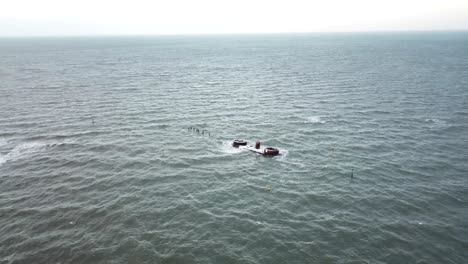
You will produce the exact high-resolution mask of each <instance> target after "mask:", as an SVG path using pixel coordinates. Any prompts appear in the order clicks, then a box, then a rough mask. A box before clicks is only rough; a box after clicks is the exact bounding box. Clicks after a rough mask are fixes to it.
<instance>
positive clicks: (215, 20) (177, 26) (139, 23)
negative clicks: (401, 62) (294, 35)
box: [0, 0, 468, 36]
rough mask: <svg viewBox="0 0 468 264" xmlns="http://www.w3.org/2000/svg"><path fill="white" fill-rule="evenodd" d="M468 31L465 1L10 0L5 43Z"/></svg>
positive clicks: (2, 22)
mask: <svg viewBox="0 0 468 264" xmlns="http://www.w3.org/2000/svg"><path fill="white" fill-rule="evenodd" d="M406 30H410V31H411V30H417V31H419V30H468V0H443V1H440V0H391V1H390V0H380V1H379V0H354V1H345V0H322V1H314V0H309V1H307V0H277V1H275V0H269V1H268V0H236V1H233V0H231V1H222V0H217V1H216V0H198V1H195V0H192V1H189V0H171V1H151V0H80V1H64V0H7V1H6V3H2V4H1V8H0V36H42V35H46V36H50V35H60V36H61V35H158V34H217V33H223V34H231V33H275V32H353V31H406Z"/></svg>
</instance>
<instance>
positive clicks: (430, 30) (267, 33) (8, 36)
mask: <svg viewBox="0 0 468 264" xmlns="http://www.w3.org/2000/svg"><path fill="white" fill-rule="evenodd" d="M455 32H460V33H462V32H468V28H464V29H422V30H411V29H409V30H356V31H296V32H280V31H278V32H226V33H221V32H217V33H216V32H212V33H161V34H159V33H154V34H153V33H149V34H105V33H104V34H70V35H66V34H64V35H46V34H44V35H42V34H37V35H35V34H34V35H0V38H77V37H92V38H95V37H103V38H106V37H178V36H180V37H184V36H246V35H247V36H249V35H301V34H303V35H307V34H311V35H316V34H379V33H455Z"/></svg>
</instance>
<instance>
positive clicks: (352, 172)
mask: <svg viewBox="0 0 468 264" xmlns="http://www.w3.org/2000/svg"><path fill="white" fill-rule="evenodd" d="M351 178H354V168H352V169H351Z"/></svg>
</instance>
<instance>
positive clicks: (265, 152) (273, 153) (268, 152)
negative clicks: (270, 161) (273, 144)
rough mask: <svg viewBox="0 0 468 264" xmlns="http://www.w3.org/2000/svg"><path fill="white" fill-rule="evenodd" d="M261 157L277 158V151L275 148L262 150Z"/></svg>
mask: <svg viewBox="0 0 468 264" xmlns="http://www.w3.org/2000/svg"><path fill="white" fill-rule="evenodd" d="M263 155H267V156H277V155H279V150H278V149H276V148H270V147H268V148H265V149H264V150H263Z"/></svg>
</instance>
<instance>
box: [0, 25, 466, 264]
mask: <svg viewBox="0 0 468 264" xmlns="http://www.w3.org/2000/svg"><path fill="white" fill-rule="evenodd" d="M189 127H195V128H198V129H199V131H200V133H197V132H196V131H193V130H189V129H188V128H189ZM203 130H205V132H204V133H202V131H203ZM208 133H209V134H208ZM236 138H241V139H245V140H248V141H249V142H252V143H253V142H255V141H257V140H260V141H261V142H262V144H263V145H264V146H273V147H278V148H280V149H281V150H282V152H283V153H284V155H281V156H279V157H273V158H268V157H263V156H261V155H257V154H254V153H250V152H248V151H242V150H238V149H234V148H232V147H231V146H230V145H229V143H230V142H231V141H232V140H233V139H236ZM351 174H352V175H353V177H351ZM467 249H468V33H466V32H465V33H464V32H446V33H443V32H442V33H388V34H304V35H299V34H298V35H246V36H242V35H238V36H179V37H176V36H173V37H108V38H92V37H89V38H18V39H15V38H10V39H6V38H5V39H0V263H252V264H254V263H467V261H468V250H467Z"/></svg>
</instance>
